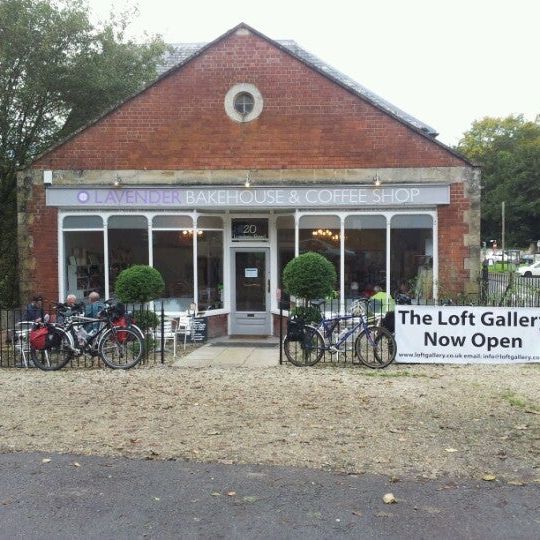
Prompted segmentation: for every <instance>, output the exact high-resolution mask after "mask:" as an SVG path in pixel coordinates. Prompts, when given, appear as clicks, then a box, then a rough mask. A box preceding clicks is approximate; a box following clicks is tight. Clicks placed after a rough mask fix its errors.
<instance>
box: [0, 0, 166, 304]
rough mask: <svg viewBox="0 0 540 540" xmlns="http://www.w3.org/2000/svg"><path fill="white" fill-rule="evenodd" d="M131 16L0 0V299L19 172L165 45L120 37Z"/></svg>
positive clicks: (97, 109)
mask: <svg viewBox="0 0 540 540" xmlns="http://www.w3.org/2000/svg"><path fill="white" fill-rule="evenodd" d="M131 17H132V15H130V14H121V15H118V16H115V15H113V16H112V17H111V20H110V21H108V22H106V23H104V24H102V25H99V26H96V25H94V24H92V23H91V22H90V20H89V16H88V5H87V3H86V2H85V1H84V0H58V1H54V0H0V220H1V222H2V228H1V230H0V248H1V252H0V304H4V305H5V304H14V303H15V302H16V301H17V299H18V295H17V287H16V283H17V275H18V274H17V260H16V249H17V242H16V223H17V221H16V216H17V214H16V209H15V201H16V196H15V184H16V180H15V174H16V171H17V169H18V168H20V167H22V166H24V165H25V164H27V163H28V162H30V161H31V160H32V159H33V158H34V157H35V156H37V155H38V154H39V153H40V152H42V151H43V150H44V149H45V148H47V147H48V146H50V145H51V144H53V143H54V142H56V141H58V140H60V139H62V138H64V137H66V136H68V135H69V134H71V133H73V132H74V131H75V130H77V129H78V128H80V127H81V126H83V125H84V124H85V123H87V122H88V121H89V120H91V119H92V118H94V117H97V116H98V115H99V114H100V113H102V112H103V111H105V110H106V109H107V108H109V107H111V106H112V105H114V104H115V103H117V102H119V101H121V100H122V99H124V98H126V97H127V96H129V95H130V94H132V93H134V92H136V91H137V90H138V89H140V88H141V87H142V86H143V84H144V83H147V82H149V81H151V80H152V79H154V78H155V77H156V73H157V72H156V66H157V63H158V61H159V59H160V58H161V57H162V55H163V53H164V51H165V45H164V44H163V42H162V41H161V39H160V38H157V37H153V38H150V39H149V40H148V42H147V43H145V44H142V45H139V44H135V43H134V42H133V41H130V40H128V39H126V35H125V32H126V29H127V28H128V26H129V23H130V20H131Z"/></svg>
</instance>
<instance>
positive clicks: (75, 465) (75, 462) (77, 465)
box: [73, 461, 81, 467]
mask: <svg viewBox="0 0 540 540" xmlns="http://www.w3.org/2000/svg"><path fill="white" fill-rule="evenodd" d="M73 466H74V467H80V466H81V464H80V463H78V462H77V461H74V462H73Z"/></svg>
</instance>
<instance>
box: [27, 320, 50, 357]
mask: <svg viewBox="0 0 540 540" xmlns="http://www.w3.org/2000/svg"><path fill="white" fill-rule="evenodd" d="M48 334H49V329H48V328H47V327H46V326H40V327H38V328H34V329H33V330H31V331H30V346H31V347H32V348H33V349H36V350H38V351H42V350H43V349H46V348H47V335H48Z"/></svg>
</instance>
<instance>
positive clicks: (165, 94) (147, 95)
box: [23, 34, 471, 334]
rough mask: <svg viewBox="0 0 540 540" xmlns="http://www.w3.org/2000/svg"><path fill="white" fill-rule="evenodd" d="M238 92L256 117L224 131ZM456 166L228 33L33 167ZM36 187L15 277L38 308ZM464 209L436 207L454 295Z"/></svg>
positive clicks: (51, 230) (263, 44) (275, 53)
mask: <svg viewBox="0 0 540 540" xmlns="http://www.w3.org/2000/svg"><path fill="white" fill-rule="evenodd" d="M240 82H247V83H251V84H255V85H256V86H257V87H258V89H259V90H260V92H261V93H262V96H263V99H264V109H263V112H262V114H261V116H260V117H259V118H258V119H256V120H254V121H252V122H249V123H243V124H242V123H236V122H233V121H232V120H231V119H229V118H228V117H227V115H226V113H225V110H224V97H225V94H226V92H227V91H228V90H229V88H230V87H231V86H232V85H234V84H237V83H240ZM387 97H389V98H391V96H387ZM464 165H465V166H466V165H468V164H467V163H466V162H464V161H462V160H461V159H459V158H458V157H456V156H455V155H454V154H452V153H451V152H449V151H447V150H445V149H444V148H443V147H441V146H439V145H438V144H436V143H434V142H433V141H431V140H430V139H429V138H427V137H425V136H423V135H421V134H419V133H418V132H416V131H415V130H414V129H411V128H409V127H407V126H406V125H404V124H402V123H401V122H399V121H398V120H396V119H394V118H392V117H391V116H389V115H387V114H386V113H384V112H382V111H380V110H379V109H377V108H375V107H374V106H372V105H370V104H369V103H367V102H365V101H363V100H362V99H360V98H358V97H357V96H356V95H354V94H352V93H350V92H349V91H347V90H345V89H343V88H341V87H339V86H338V85H336V84H335V83H333V82H332V81H330V80H329V79H327V78H326V77H324V76H323V75H321V74H319V73H317V72H315V71H313V70H312V69H311V68H309V67H307V66H306V65H305V64H303V63H302V62H300V61H298V60H296V59H295V58H293V57H291V56H290V55H289V54H287V53H286V52H284V51H282V50H281V49H279V48H278V47H275V46H273V45H272V44H271V43H269V42H268V41H266V40H265V39H263V38H261V37H259V36H256V35H253V34H249V35H238V34H232V35H230V36H228V37H226V38H225V39H223V40H221V41H219V42H217V43H216V44H214V45H213V46H212V47H210V48H209V49H208V50H207V51H205V52H204V53H203V54H201V55H200V56H199V57H198V58H196V59H195V60H193V61H192V62H190V63H188V64H186V65H185V66H184V67H182V68H180V69H179V70H177V71H175V72H173V73H171V74H170V75H169V76H167V77H166V78H164V79H162V80H161V81H159V82H158V83H156V84H155V85H154V86H152V87H150V88H149V89H147V90H146V91H145V92H143V93H142V94H140V95H138V96H136V97H134V98H132V99H131V100H128V101H127V102H126V103H124V104H123V105H122V106H120V107H118V108H117V109H115V110H114V111H113V112H112V113H110V114H108V115H107V116H105V117H104V118H102V119H101V120H100V121H99V122H97V123H96V124H94V125H92V126H90V127H89V128H87V129H85V130H83V131H81V132H80V133H79V134H78V135H76V136H75V137H74V138H72V139H70V140H68V141H67V142H66V143H64V144H63V145H61V146H59V147H57V148H56V149H54V150H52V151H51V152H50V153H48V154H46V155H44V156H43V157H42V158H41V159H40V160H38V161H37V162H36V163H35V164H34V165H33V168H34V169H53V170H77V171H79V170H80V171H84V170H87V169H89V170H115V169H119V170H139V171H144V170H199V169H207V170H215V171H219V170H228V169H251V170H257V169H259V170H270V171H271V170H281V169H301V170H302V169H305V170H307V171H309V170H314V169H337V170H338V174H337V175H336V176H335V178H339V169H363V168H367V169H369V168H375V169H376V168H381V169H383V168H412V167H423V168H427V167H462V166H464ZM34 173H37V171H34ZM37 184H38V185H35V186H34V188H33V193H32V195H31V199H30V200H29V203H28V210H27V212H28V218H27V219H28V237H27V240H26V239H25V241H28V242H29V246H30V249H29V250H27V251H28V254H29V256H28V261H27V262H25V264H27V265H28V268H27V269H24V270H23V278H24V281H25V282H26V283H28V284H29V286H28V287H27V289H25V290H24V294H25V295H27V294H29V293H32V292H34V290H35V289H36V288H39V289H40V292H42V293H43V294H44V295H45V296H46V297H47V299H53V300H56V298H57V295H58V285H57V270H56V269H57V264H58V261H57V232H56V227H57V211H56V210H55V209H53V208H45V206H44V191H43V188H42V186H40V185H39V184H40V181H38V182H37ZM470 205H471V203H470V200H469V199H467V198H466V197H465V196H464V190H463V185H462V184H453V185H452V187H451V204H450V205H449V206H446V207H441V208H439V250H440V265H439V268H440V276H441V281H444V280H446V281H445V282H444V285H443V286H444V287H450V288H453V286H454V284H455V285H457V286H458V288H459V286H460V285H461V284H462V283H463V282H464V281H467V280H469V278H470V276H469V273H468V272H467V271H466V270H465V267H464V262H465V259H466V258H467V257H468V256H469V248H468V247H466V246H465V243H464V235H466V234H469V233H470V232H471V231H469V226H468V225H467V220H466V219H464V212H466V211H468V210H469V209H470ZM450 268H451V270H449V269H450ZM45 269H46V271H44V270H45ZM450 274H451V275H450ZM26 275H29V276H30V278H29V279H27V278H26ZM445 276H446V277H445ZM24 286H25V284H23V287H24ZM224 320H225V323H223V321H221V320H220V322H219V323H218V322H217V321H216V323H215V324H216V325H217V326H216V328H215V331H216V332H217V334H219V333H221V332H223V328H225V333H226V318H225V319H224ZM213 324H214V323H213ZM223 324H225V326H224V327H223ZM211 332H212V333H213V332H214V330H213V329H211Z"/></svg>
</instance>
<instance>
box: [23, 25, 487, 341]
mask: <svg viewBox="0 0 540 540" xmlns="http://www.w3.org/2000/svg"><path fill="white" fill-rule="evenodd" d="M175 50H176V52H177V54H176V53H175V54H172V55H171V56H170V57H169V58H168V59H165V60H167V61H166V62H165V63H166V65H165V66H164V68H163V71H162V72H161V74H160V75H159V76H158V77H157V78H156V79H155V80H154V81H153V82H151V83H150V84H149V85H148V86H146V87H145V88H143V89H141V91H140V92H138V93H137V94H135V95H133V96H130V97H128V98H127V99H126V100H125V101H123V102H122V103H119V104H118V105H117V106H115V107H113V108H112V109H111V110H109V111H106V112H105V113H102V114H101V115H100V116H99V117H97V118H96V119H95V120H94V121H92V122H89V123H88V125H86V126H84V127H83V128H81V129H80V130H79V131H78V132H76V133H74V134H73V135H71V136H70V137H68V138H66V139H65V140H63V141H60V142H58V143H57V144H56V145H55V146H53V147H52V148H50V149H48V150H47V151H46V152H44V153H43V154H42V155H41V156H39V157H38V158H36V160H35V161H34V162H33V163H32V164H31V165H30V166H29V167H28V168H27V169H26V170H24V171H21V172H20V173H19V175H18V212H19V215H18V219H19V227H18V240H19V261H20V267H21V272H20V289H21V295H22V298H21V303H27V302H28V298H29V297H31V296H32V295H33V294H34V293H35V292H38V291H39V292H40V293H41V294H42V295H43V297H44V298H45V299H46V301H48V302H54V301H58V300H59V299H64V298H65V297H66V295H67V294H68V293H73V294H76V295H77V297H78V298H81V299H82V298H85V297H86V296H87V295H88V292H89V291H90V290H94V289H95V290H98V291H99V292H100V293H101V295H102V296H103V297H111V296H112V295H113V293H114V290H115V281H116V278H117V276H118V274H119V272H121V271H122V270H123V269H124V268H127V267H128V266H130V265H133V264H149V265H152V266H153V267H155V268H157V269H158V270H159V271H160V273H161V274H162V276H163V279H164V281H165V290H164V293H163V297H162V298H160V299H158V301H159V302H160V304H159V305H161V302H162V303H163V307H164V309H165V311H166V312H167V313H170V314H178V313H182V312H185V311H186V310H187V309H188V308H189V307H190V306H191V304H193V303H194V304H196V307H197V310H198V311H199V312H200V313H204V314H205V316H207V317H208V332H209V336H210V337H212V336H217V335H225V334H245V335H268V334H271V333H276V328H277V325H276V323H275V320H274V319H275V317H276V314H277V313H278V307H279V299H280V298H282V299H286V298H287V295H286V291H285V290H284V288H283V284H282V282H281V275H282V272H283V268H284V267H285V265H286V264H287V262H288V261H289V260H291V259H292V258H293V257H295V256H296V255H299V254H301V253H304V252H307V251H315V252H318V253H321V254H322V255H324V256H325V257H326V258H327V259H329V260H330V261H331V262H332V264H333V265H334V267H335V269H336V273H337V276H338V281H337V283H336V290H335V294H336V295H337V297H338V298H339V299H340V300H341V301H342V304H343V302H345V301H346V300H348V299H351V298H355V297H357V296H359V295H361V294H369V293H370V292H373V290H375V289H376V288H378V287H380V288H381V289H384V290H386V291H388V292H390V293H393V292H395V290H397V289H398V288H400V287H401V285H404V286H407V287H409V288H411V287H412V288H413V289H414V291H413V293H414V295H415V296H416V297H417V298H419V300H420V301H436V300H437V297H438V296H440V295H442V293H441V291H443V292H444V294H445V295H446V294H447V293H449V292H450V293H468V292H474V290H475V287H477V275H478V270H479V264H480V258H479V250H480V232H479V231H480V172H479V170H478V168H477V167H476V166H475V165H474V164H472V163H470V162H469V161H468V160H467V159H465V158H464V157H463V156H461V155H460V154H459V153H457V152H456V151H455V150H454V149H452V148H449V147H447V146H445V145H444V144H442V143H441V142H439V141H438V140H437V138H436V137H437V132H436V131H435V130H434V129H433V128H432V127H430V126H429V125H427V124H425V123H424V122H421V121H420V120H418V119H416V118H414V117H412V116H411V115H409V114H407V113H405V112H404V111H402V110H401V109H399V108H397V107H395V106H393V105H392V104H391V103H389V102H388V101H386V100H385V99H382V98H381V97H379V96H377V95H376V94H374V93H373V92H371V91H369V90H368V89H366V88H365V87H364V86H362V85H360V84H358V83H356V82H355V81H352V80H351V79H350V78H348V77H346V76H345V75H343V74H342V73H340V72H338V71H337V70H335V69H333V68H332V66H330V65H328V64H326V63H324V62H323V61H322V60H320V59H317V58H315V57H314V56H313V55H312V54H311V53H309V52H308V51H305V50H303V49H302V48H301V47H300V46H298V44H296V43H294V42H292V41H276V40H272V39H270V38H268V37H266V36H264V35H263V34H261V33H260V32H258V31H257V30H255V29H253V28H251V27H249V26H247V25H245V24H240V25H238V26H237V27H235V28H232V29H231V30H229V31H228V32H226V33H225V34H223V35H222V36H220V37H218V38H217V39H216V40H214V41H213V42H211V43H208V44H206V45H200V46H197V47H194V46H193V45H191V46H189V45H186V46H182V45H178V46H177V48H176V49H175ZM96 113H97V111H96ZM56 261H58V262H56Z"/></svg>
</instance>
